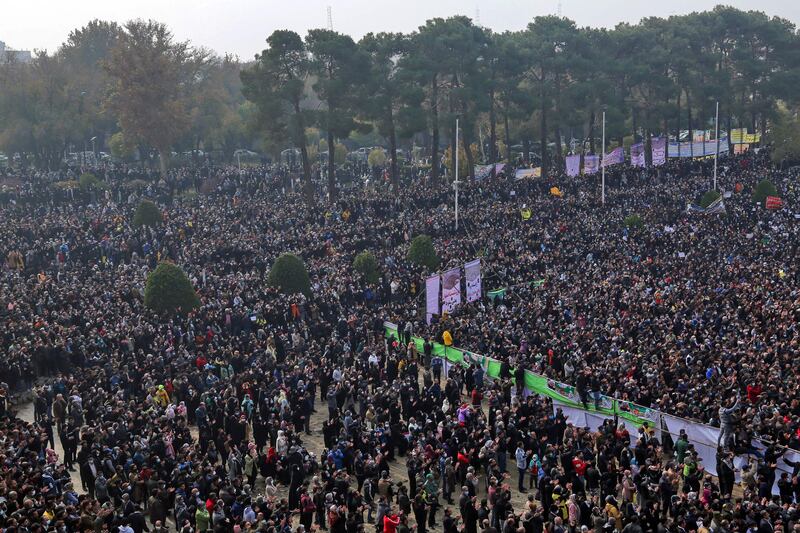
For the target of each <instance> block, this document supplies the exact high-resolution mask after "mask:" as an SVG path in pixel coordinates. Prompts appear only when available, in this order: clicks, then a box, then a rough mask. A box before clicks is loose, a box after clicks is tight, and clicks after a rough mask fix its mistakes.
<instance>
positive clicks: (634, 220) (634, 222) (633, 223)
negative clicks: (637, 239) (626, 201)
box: [624, 214, 644, 229]
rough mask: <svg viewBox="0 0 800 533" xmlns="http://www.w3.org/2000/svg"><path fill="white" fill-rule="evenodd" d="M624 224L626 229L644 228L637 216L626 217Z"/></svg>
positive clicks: (642, 221) (642, 222) (640, 218)
mask: <svg viewBox="0 0 800 533" xmlns="http://www.w3.org/2000/svg"><path fill="white" fill-rule="evenodd" d="M624 223H625V227H626V228H628V229H641V228H643V227H644V220H642V217H640V216H639V215H637V214H633V215H628V216H626V217H625V220H624Z"/></svg>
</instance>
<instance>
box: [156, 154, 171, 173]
mask: <svg viewBox="0 0 800 533" xmlns="http://www.w3.org/2000/svg"><path fill="white" fill-rule="evenodd" d="M158 163H159V168H160V169H161V177H162V178H164V179H167V168H169V148H159V149H158Z"/></svg>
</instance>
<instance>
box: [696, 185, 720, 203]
mask: <svg viewBox="0 0 800 533" xmlns="http://www.w3.org/2000/svg"><path fill="white" fill-rule="evenodd" d="M720 196H721V195H720V193H719V191H715V190H713V189H712V190H710V191H706V193H705V194H704V195H703V197H702V198H700V207H708V206H710V205H711V204H713V203H714V202H716V201H717V200H719V197H720Z"/></svg>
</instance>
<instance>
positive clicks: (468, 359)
mask: <svg viewBox="0 0 800 533" xmlns="http://www.w3.org/2000/svg"><path fill="white" fill-rule="evenodd" d="M384 327H385V330H386V337H387V338H391V337H395V338H397V337H398V335H397V325H396V324H393V323H392V322H388V321H387V322H384ZM411 339H412V341H413V342H414V344H415V346H416V348H417V351H418V352H419V353H423V350H424V348H423V345H424V343H425V340H424V339H422V338H420V337H414V336H413V335H412V337H411ZM433 357H441V358H442V359H443V361H444V371H445V375H447V371H448V370H449V368H450V366H453V365H462V366H469V365H473V364H476V365H480V366H481V368H483V370H484V372H485V373H486V374H485V375H486V376H487V377H489V378H490V379H496V378H498V377H499V376H500V367H501V362H500V361H498V360H496V359H492V358H491V357H487V356H485V355H479V354H476V353H474V352H470V351H468V350H462V349H460V348H455V347H453V346H445V345H443V344H441V343H438V342H434V343H433ZM512 375H513V371H512ZM512 379H513V378H512ZM524 394H526V395H529V394H538V395H540V396H546V397H548V398H550V399H552V400H553V412H554V413H555V412H556V410H557V409H561V411H562V413H564V416H566V418H567V420H568V421H569V422H570V423H572V424H573V425H574V426H576V427H588V428H589V429H591V430H596V429H597V428H599V427H600V426H601V425H602V424H603V421H605V420H608V419H612V420H616V421H617V423H618V424H624V425H625V427H626V428H627V429H628V432H629V433H630V435H631V446H633V445H635V444H636V440H637V438H638V431H639V428H640V427H642V425H644V424H645V423H646V424H647V426H648V427H649V428H653V429H654V430H655V437H656V438H658V439H659V441H661V440H662V438H663V435H664V433H669V434H670V435H671V436H672V439H673V441H675V440H677V438H678V435H679V434H680V431H681V430H682V429H683V430H685V431H686V435H687V436H688V438H689V442H690V443H691V444H692V445H694V448H695V450H696V451H697V455H698V458H699V459H701V464H702V465H703V468H704V470H705V471H706V472H708V473H710V474H712V475H714V476H716V475H717V443H718V441H719V434H720V429H719V428H716V427H714V426H710V425H708V424H703V423H701V422H695V421H691V420H687V419H684V418H680V417H677V416H674V415H670V414H667V413H663V412H661V411H658V410H656V409H650V408H649V407H644V406H641V405H637V404H635V403H633V402H629V401H625V400H618V399H616V398H612V397H610V396H606V395H600V397H599V407H600V408H599V409H595V408H594V399H593V398H591V397H590V398H589V400H588V404H589V406H590V407H589V408H588V409H584V407H583V404H582V402H581V400H580V395H579V394H578V391H577V390H576V389H575V387H573V386H572V385H567V384H566V383H561V382H558V381H555V380H552V379H550V378H547V377H546V376H542V375H539V374H535V373H533V372H531V371H529V370H526V371H525V386H524ZM751 444H752V448H753V449H754V450H753V452H752V453H750V454H743V455H737V456H736V457H735V459H734V466H736V468H737V470H736V481H737V482H738V481H740V480H741V472H740V470H741V469H742V468H743V467H745V466H746V465H747V464H748V462H749V458H750V457H751V456H759V455H761V454H762V452H763V451H764V450H765V449H766V448H767V444H768V443H766V442H764V441H762V440H759V439H753V440H752V443H751ZM785 459H788V460H790V461H792V462H797V461H800V452H798V451H796V450H791V449H789V450H787V451H786V453H785V454H784V455H783V456H782V457H781V458H780V460H779V461H778V468H777V472H776V476H775V484H774V485H773V487H772V492H773V494H778V487H777V481H778V480H779V479H780V474H781V472H788V473H789V475H790V476H791V473H792V471H793V469H792V467H790V466H789V465H788V464H786V462H785Z"/></svg>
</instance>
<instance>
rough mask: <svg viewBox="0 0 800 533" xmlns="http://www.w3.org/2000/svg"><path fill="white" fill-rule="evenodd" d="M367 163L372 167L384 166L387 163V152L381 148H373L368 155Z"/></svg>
mask: <svg viewBox="0 0 800 533" xmlns="http://www.w3.org/2000/svg"><path fill="white" fill-rule="evenodd" d="M367 163H369V166H371V167H373V168H374V167H382V166H383V165H385V164H386V154H385V153H384V152H383V150H381V149H380V148H373V149H372V150H370V152H369V155H368V156H367Z"/></svg>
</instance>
